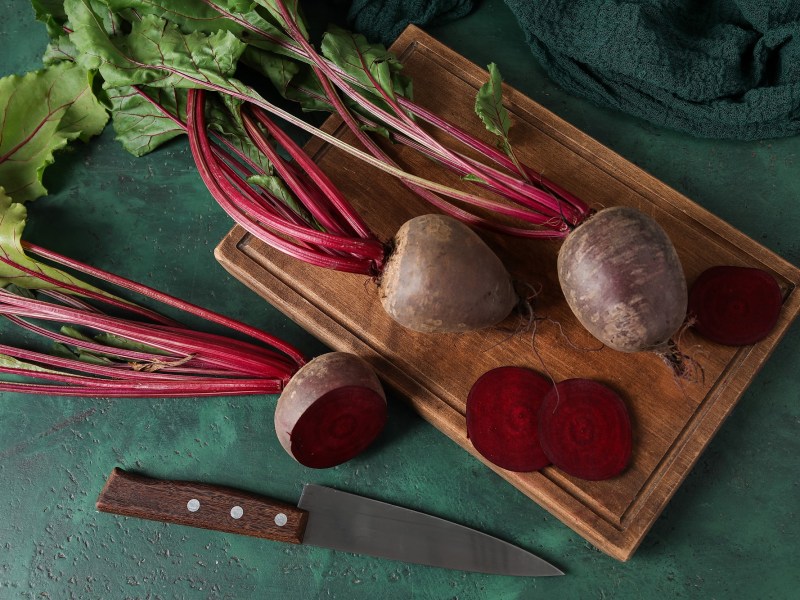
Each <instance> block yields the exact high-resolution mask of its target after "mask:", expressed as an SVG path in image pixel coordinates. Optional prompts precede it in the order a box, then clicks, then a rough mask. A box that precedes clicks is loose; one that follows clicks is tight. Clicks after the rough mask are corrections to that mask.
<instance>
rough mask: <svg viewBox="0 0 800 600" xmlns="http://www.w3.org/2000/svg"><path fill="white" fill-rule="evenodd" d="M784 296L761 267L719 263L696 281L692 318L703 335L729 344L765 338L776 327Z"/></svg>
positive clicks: (691, 310)
mask: <svg viewBox="0 0 800 600" xmlns="http://www.w3.org/2000/svg"><path fill="white" fill-rule="evenodd" d="M782 304H783V295H782V294H781V289H780V286H779V285H778V282H777V281H776V280H775V278H774V277H773V276H772V275H770V274H769V273H767V272H766V271H763V270H761V269H756V268H752V267H737V266H716V267H711V268H710V269H706V270H705V271H703V273H701V274H700V276H699V277H698V278H697V280H696V281H695V282H694V284H692V289H691V291H690V293H689V317H690V319H691V320H692V323H693V327H694V328H695V330H696V331H697V332H698V333H699V334H700V335H702V336H703V337H705V338H707V339H709V340H711V341H713V342H717V343H719V344H725V345H728V346H747V345H749V344H755V343H756V342H758V341H761V340H763V339H764V338H765V337H767V336H768V335H769V333H770V332H771V331H772V330H773V328H774V327H775V324H776V323H777V322H778V317H779V316H780V312H781V305H782Z"/></svg>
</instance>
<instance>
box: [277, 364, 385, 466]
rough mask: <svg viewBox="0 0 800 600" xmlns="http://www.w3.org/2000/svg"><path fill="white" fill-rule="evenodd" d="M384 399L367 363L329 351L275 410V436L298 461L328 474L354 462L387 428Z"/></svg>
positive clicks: (309, 367) (304, 371)
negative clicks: (351, 461) (335, 468)
mask: <svg viewBox="0 0 800 600" xmlns="http://www.w3.org/2000/svg"><path fill="white" fill-rule="evenodd" d="M386 416H387V407H386V396H385V395H384V392H383V388H382V387H381V384H380V381H379V380H378V377H377V376H376V375H375V373H374V371H373V370H372V368H371V367H370V366H369V365H368V364H367V363H366V361H364V360H363V359H361V358H359V357H357V356H355V355H353V354H348V353H346V352H330V353H328V354H323V355H321V356H318V357H317V358H315V359H314V360H312V361H311V362H309V363H308V364H306V365H305V366H303V367H302V368H301V369H300V370H299V371H298V372H297V373H295V374H294V376H293V377H292V379H291V380H290V381H289V383H288V384H287V385H286V388H285V389H284V390H283V393H282V394H281V396H280V398H279V399H278V406H277V407H276V409H275V432H276V433H277V435H278V440H279V441H280V443H281V445H282V446H283V447H284V449H285V450H286V451H287V452H288V453H289V454H290V455H291V456H292V457H293V458H294V459H295V460H297V462H299V463H301V464H303V465H305V466H307V467H312V468H315V469H325V468H328V467H333V466H335V465H338V464H341V463H343V462H346V461H348V460H350V459H351V458H353V457H355V456H356V455H358V454H359V453H361V452H362V451H364V450H365V449H366V448H367V446H369V445H370V444H371V443H372V442H373V441H374V440H375V438H376V437H377V436H378V434H379V433H380V432H381V430H382V429H383V426H384V425H385V423H386Z"/></svg>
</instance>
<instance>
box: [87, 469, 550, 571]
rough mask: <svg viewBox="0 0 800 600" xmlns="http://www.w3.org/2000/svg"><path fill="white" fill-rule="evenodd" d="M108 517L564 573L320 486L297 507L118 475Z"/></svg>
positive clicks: (448, 527) (426, 519)
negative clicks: (116, 516)
mask: <svg viewBox="0 0 800 600" xmlns="http://www.w3.org/2000/svg"><path fill="white" fill-rule="evenodd" d="M96 506H97V509H98V510H99V511H101V512H107V513H114V514H118V515H123V516H128V517H137V518H140V519H150V520H154V521H163V522H167V523H175V524H179V525H188V526H190V527H199V528H202V529H213V530H216V531H223V532H227V533H236V534H241V535H249V536H254V537H259V538H264V539H269V540H273V541H280V542H288V543H293V544H301V543H302V544H308V545H312V546H320V547H323V548H331V549H334V550H343V551H346V552H354V553H357V554H369V555H372V556H378V557H383V558H389V559H393V560H400V561H404V562H411V563H418V564H425V565H430V566H435V567H444V568H449V569H458V570H464V571H474V572H480V573H494V574H502V575H518V576H550V575H563V573H562V572H561V571H560V570H559V569H557V568H556V567H554V566H553V565H551V564H550V563H548V562H546V561H545V560H543V559H541V558H539V557H538V556H536V555H534V554H531V553H530V552H527V551H526V550H523V549H522V548H519V547H518V546H514V545H513V544H510V543H508V542H505V541H503V540H500V539H498V538H495V537H492V536H490V535H488V534H486V533H482V532H480V531H476V530H474V529H470V528H469V527H465V526H463V525H459V524H457V523H453V522H451V521H447V520H445V519H440V518H438V517H434V516H432V515H428V514H425V513H421V512H418V511H414V510H411V509H407V508H402V507H399V506H395V505H392V504H388V503H386V502H381V501H378V500H372V499H370V498H365V497H363V496H358V495H356V494H351V493H348V492H342V491H340V490H335V489H332V488H327V487H323V486H319V485H314V484H306V485H305V487H304V488H303V493H302V495H301V497H300V501H299V503H298V505H297V506H293V505H292V504H287V503H285V502H279V501H277V500H273V499H270V498H265V497H263V496H259V495H257V494H253V493H250V492H245V491H242V490H236V489H233V488H229V487H223V486H218V485H211V484H205V483H195V482H190V481H170V480H163V479H153V478H150V477H145V476H143V475H139V474H134V473H129V472H127V471H124V470H123V469H120V468H118V467H117V468H115V469H114V470H113V471H112V472H111V475H110V476H109V477H108V480H107V481H106V484H105V486H104V487H103V489H102V491H101V492H100V495H99V496H98V498H97V504H96Z"/></svg>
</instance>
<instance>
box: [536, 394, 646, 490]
mask: <svg viewBox="0 0 800 600" xmlns="http://www.w3.org/2000/svg"><path fill="white" fill-rule="evenodd" d="M539 442H540V443H541V445H542V450H543V451H544V453H545V455H546V456H547V457H548V458H549V459H550V461H551V462H552V463H553V464H554V465H555V466H556V467H558V468H559V469H561V470H562V471H564V472H565V473H567V474H569V475H572V476H574V477H579V478H581V479H588V480H592V481H598V480H601V479H610V478H611V477H615V476H617V475H619V474H620V473H622V472H623V471H624V470H625V468H626V467H627V466H628V463H629V462H630V459H631V453H632V450H633V434H632V431H631V420H630V416H629V415H628V409H627V408H626V406H625V402H623V400H622V398H620V397H619V396H618V395H617V393H616V392H614V390H612V389H610V388H608V387H606V386H605V385H603V384H601V383H598V382H596V381H592V380H589V379H567V380H565V381H562V382H560V383H558V384H557V385H556V386H554V387H553V388H552V389H551V390H550V391H549V392H548V393H547V395H546V396H545V398H544V400H543V401H542V406H541V408H540V409H539Z"/></svg>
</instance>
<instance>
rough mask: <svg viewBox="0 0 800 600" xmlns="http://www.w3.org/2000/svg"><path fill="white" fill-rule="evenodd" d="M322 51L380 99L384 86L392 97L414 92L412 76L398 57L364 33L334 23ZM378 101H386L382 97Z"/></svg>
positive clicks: (326, 35)
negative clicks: (406, 71) (370, 41)
mask: <svg viewBox="0 0 800 600" xmlns="http://www.w3.org/2000/svg"><path fill="white" fill-rule="evenodd" d="M321 49H322V54H323V55H324V56H325V57H326V58H328V60H330V61H331V62H332V63H334V64H335V65H337V66H338V67H340V68H341V69H343V70H344V71H345V72H346V73H347V74H349V75H351V76H353V77H355V78H356V79H357V80H358V81H359V82H360V83H361V84H362V85H364V86H365V87H366V89H369V90H375V91H374V92H373V93H374V94H375V95H376V96H377V97H378V98H379V99H380V98H382V94H381V90H383V92H384V93H385V94H386V95H387V96H389V97H390V98H395V97H396V95H397V94H399V95H401V96H406V97H410V96H411V80H410V79H409V78H407V77H405V76H403V75H402V74H401V73H400V70H401V69H402V68H403V65H402V63H401V62H400V61H399V60H397V57H396V56H395V55H394V54H393V53H391V52H389V51H388V50H387V49H386V48H385V47H384V46H382V45H380V44H370V43H369V42H368V41H367V38H365V37H364V36H363V35H361V34H359V33H353V32H350V31H347V30H345V29H341V28H340V27H336V26H335V25H332V26H331V27H330V28H329V29H328V31H327V32H326V33H325V36H324V37H323V38H322V48H321ZM378 103H380V104H384V105H385V103H384V102H383V101H382V100H378Z"/></svg>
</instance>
